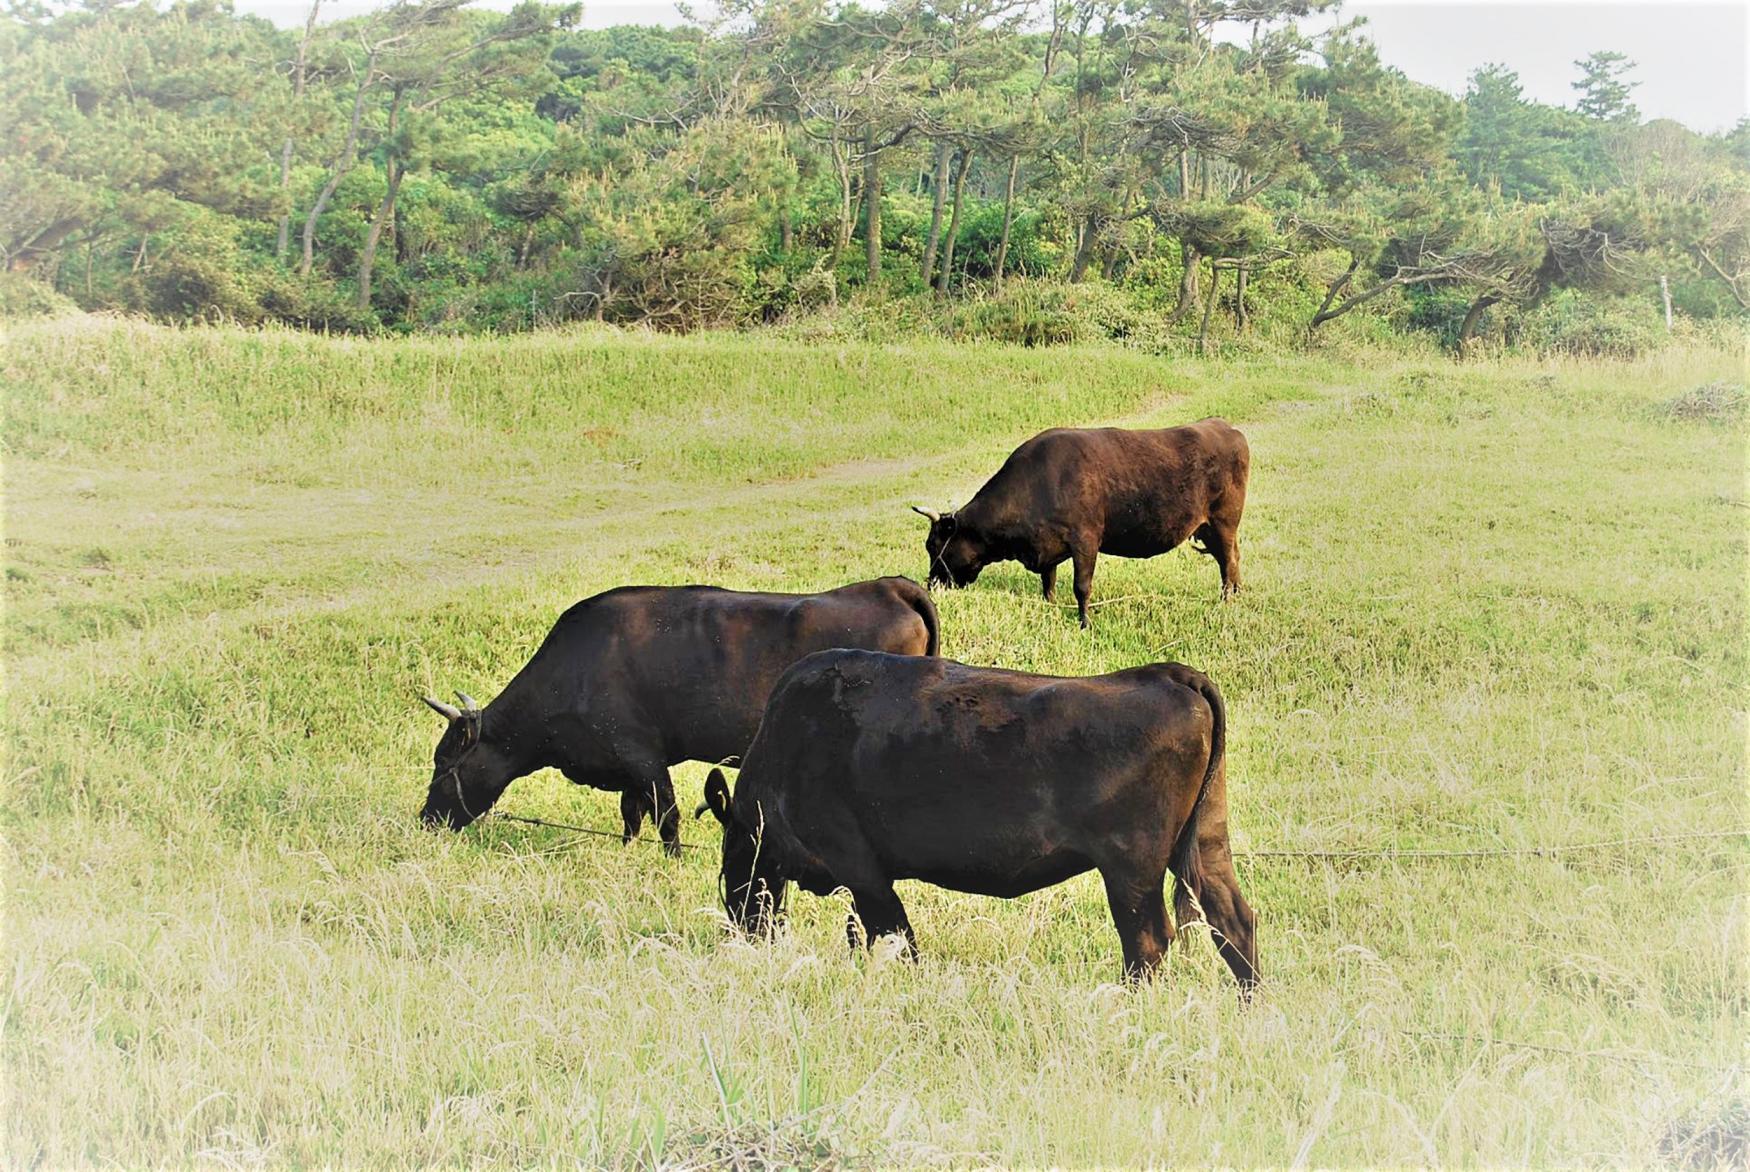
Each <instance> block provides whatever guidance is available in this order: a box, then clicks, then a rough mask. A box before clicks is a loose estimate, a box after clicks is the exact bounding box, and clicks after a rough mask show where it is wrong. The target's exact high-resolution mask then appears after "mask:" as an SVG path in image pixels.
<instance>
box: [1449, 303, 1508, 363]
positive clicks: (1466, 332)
mask: <svg viewBox="0 0 1750 1172" xmlns="http://www.w3.org/2000/svg"><path fill="white" fill-rule="evenodd" d="M1499 300H1501V295H1500V294H1499V293H1484V294H1483V295H1482V296H1481V297H1478V298H1477V299H1476V300H1475V301H1473V302H1471V303H1470V308H1469V309H1467V310H1465V311H1464V322H1463V323H1462V324H1461V325H1460V326H1459V327H1458V352H1459V354H1460V355H1463V354H1464V348H1465V346H1466V344H1468V343H1469V342H1470V340H1471V335H1472V334H1474V333H1476V329H1477V323H1478V322H1480V321H1482V320H1483V310H1485V309H1487V308H1489V306H1491V305H1493V304H1495V302H1497V301H1499Z"/></svg>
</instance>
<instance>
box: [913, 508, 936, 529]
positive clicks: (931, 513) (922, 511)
mask: <svg viewBox="0 0 1750 1172" xmlns="http://www.w3.org/2000/svg"><path fill="white" fill-rule="evenodd" d="M911 511H912V512H914V513H920V514H922V515H923V516H925V517H928V518H929V519H930V524H932V525H934V524H935V523H936V522H937V521H940V520H941V519H942V514H940V513H938V512H936V511H935V510H934V509H926V508H923V507H921V506H919V505H913V506H912V507H911Z"/></svg>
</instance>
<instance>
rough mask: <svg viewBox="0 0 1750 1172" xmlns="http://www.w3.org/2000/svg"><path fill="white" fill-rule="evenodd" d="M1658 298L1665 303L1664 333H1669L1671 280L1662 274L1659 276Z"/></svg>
mask: <svg viewBox="0 0 1750 1172" xmlns="http://www.w3.org/2000/svg"><path fill="white" fill-rule="evenodd" d="M1659 296H1660V297H1661V298H1662V299H1663V300H1664V302H1665V332H1666V333H1667V334H1668V333H1670V332H1671V279H1670V278H1669V277H1667V276H1666V275H1665V274H1664V273H1660V274H1659Z"/></svg>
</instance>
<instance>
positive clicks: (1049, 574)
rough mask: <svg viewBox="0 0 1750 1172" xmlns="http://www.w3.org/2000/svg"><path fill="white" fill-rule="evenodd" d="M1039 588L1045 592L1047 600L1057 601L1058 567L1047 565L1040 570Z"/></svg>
mask: <svg viewBox="0 0 1750 1172" xmlns="http://www.w3.org/2000/svg"><path fill="white" fill-rule="evenodd" d="M1039 588H1040V589H1041V590H1043V591H1044V592H1045V601H1046V602H1056V601H1057V567H1056V566H1046V567H1045V568H1044V569H1043V570H1040V571H1039Z"/></svg>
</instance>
